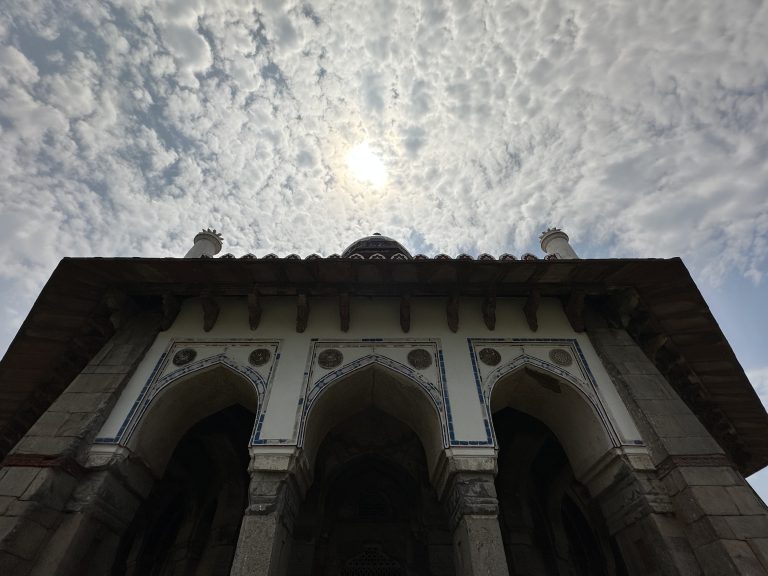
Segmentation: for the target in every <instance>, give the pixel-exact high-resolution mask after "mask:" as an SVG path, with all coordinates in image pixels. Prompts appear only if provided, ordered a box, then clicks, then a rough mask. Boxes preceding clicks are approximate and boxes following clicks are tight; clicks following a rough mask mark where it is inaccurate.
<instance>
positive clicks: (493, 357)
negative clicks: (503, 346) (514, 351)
mask: <svg viewBox="0 0 768 576" xmlns="http://www.w3.org/2000/svg"><path fill="white" fill-rule="evenodd" d="M478 356H480V361H481V362H482V363H483V364H487V365H488V366H496V365H497V364H498V363H499V362H501V354H499V351H498V350H495V349H493V348H483V349H482V350H480V353H479V354H478Z"/></svg>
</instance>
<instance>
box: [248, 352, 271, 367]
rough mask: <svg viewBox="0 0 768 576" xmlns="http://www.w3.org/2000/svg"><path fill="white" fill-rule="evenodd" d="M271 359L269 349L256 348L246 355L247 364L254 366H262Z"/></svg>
mask: <svg viewBox="0 0 768 576" xmlns="http://www.w3.org/2000/svg"><path fill="white" fill-rule="evenodd" d="M271 357H272V353H271V352H270V351H269V348H256V349H255V350H252V351H251V353H250V354H249V355H248V362H249V363H250V364H252V365H254V366H264V364H266V363H267V362H269V359H270V358H271Z"/></svg>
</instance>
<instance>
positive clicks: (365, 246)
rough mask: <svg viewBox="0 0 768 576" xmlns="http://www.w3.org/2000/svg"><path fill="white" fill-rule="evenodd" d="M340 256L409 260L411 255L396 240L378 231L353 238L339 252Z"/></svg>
mask: <svg viewBox="0 0 768 576" xmlns="http://www.w3.org/2000/svg"><path fill="white" fill-rule="evenodd" d="M341 257H342V258H353V257H354V258H361V257H362V258H364V259H366V260H369V259H371V258H373V259H385V260H402V259H403V258H405V259H408V260H410V259H411V255H410V254H409V253H408V250H406V249H405V248H403V245H402V244H400V242H398V241H397V240H393V239H392V238H389V237H387V236H382V235H381V234H379V233H378V232H376V233H374V234H373V236H366V237H365V238H360V240H355V241H354V242H352V244H350V245H349V246H347V249H346V250H344V252H343V253H342V254H341Z"/></svg>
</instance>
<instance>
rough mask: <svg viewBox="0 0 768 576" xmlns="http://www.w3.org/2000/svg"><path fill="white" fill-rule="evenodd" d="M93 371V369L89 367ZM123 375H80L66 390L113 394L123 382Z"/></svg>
mask: <svg viewBox="0 0 768 576" xmlns="http://www.w3.org/2000/svg"><path fill="white" fill-rule="evenodd" d="M91 369H93V367H91ZM125 377H126V376H125V374H124V373H122V372H121V373H118V374H86V373H81V374H80V375H78V376H77V378H75V379H74V380H73V381H72V383H71V384H70V385H69V387H68V388H67V392H73V393H94V392H96V393H98V392H114V391H115V390H117V389H118V388H119V387H120V384H121V383H122V382H123V380H125Z"/></svg>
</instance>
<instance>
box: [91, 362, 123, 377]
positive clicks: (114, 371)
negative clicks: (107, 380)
mask: <svg viewBox="0 0 768 576" xmlns="http://www.w3.org/2000/svg"><path fill="white" fill-rule="evenodd" d="M132 369H133V366H132V365H131V364H114V365H107V366H94V367H93V371H92V374H94V375H103V376H121V375H122V376H124V375H126V374H128V373H129V372H131V370H132Z"/></svg>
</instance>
